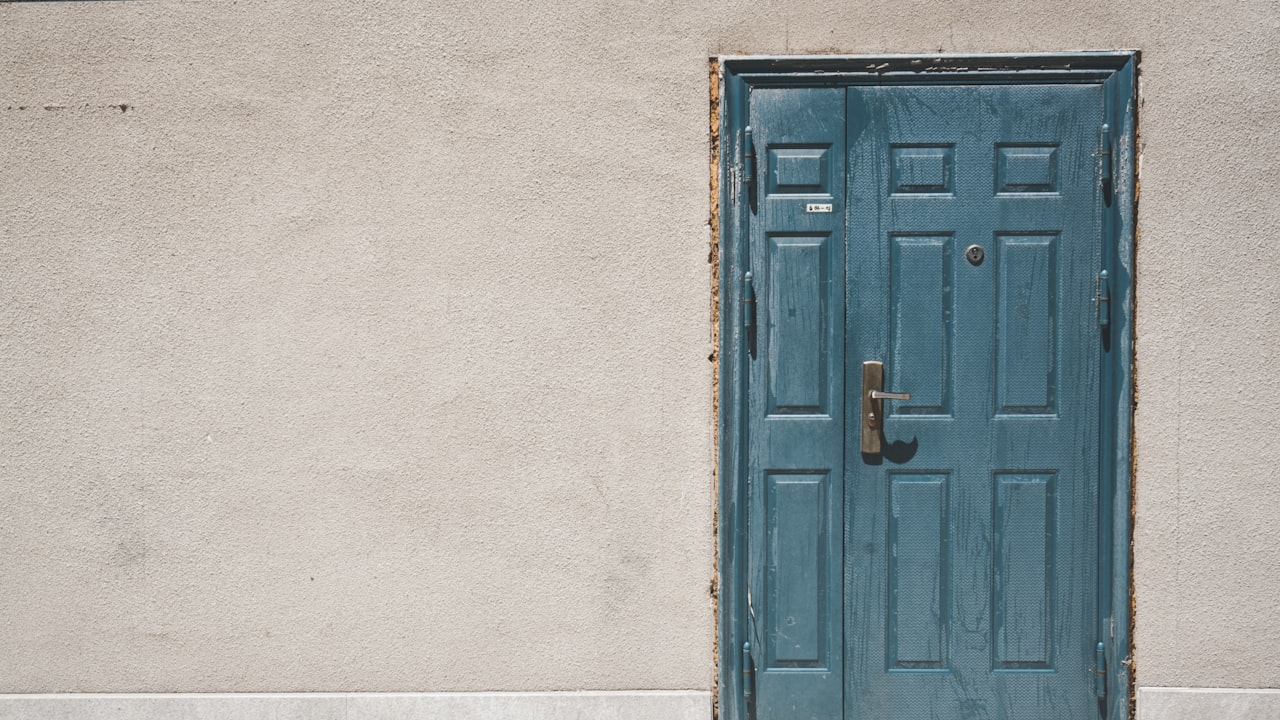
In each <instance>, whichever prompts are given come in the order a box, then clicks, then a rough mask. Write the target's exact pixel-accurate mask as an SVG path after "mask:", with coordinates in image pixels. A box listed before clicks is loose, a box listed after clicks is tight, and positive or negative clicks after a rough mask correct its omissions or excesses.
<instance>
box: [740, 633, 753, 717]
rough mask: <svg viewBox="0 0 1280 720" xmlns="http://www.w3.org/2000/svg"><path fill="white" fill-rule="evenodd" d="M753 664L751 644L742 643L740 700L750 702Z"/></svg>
mask: <svg viewBox="0 0 1280 720" xmlns="http://www.w3.org/2000/svg"><path fill="white" fill-rule="evenodd" d="M755 669H756V667H755V662H754V661H752V660H751V643H750V642H744V643H742V699H743V700H746V701H747V703H748V704H750V702H751V689H752V688H751V685H752V681H753V680H754V678H753V675H754V674H755Z"/></svg>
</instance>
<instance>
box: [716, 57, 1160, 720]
mask: <svg viewBox="0 0 1280 720" xmlns="http://www.w3.org/2000/svg"><path fill="white" fill-rule="evenodd" d="M1139 59H1140V56H1139V53H1138V52H1137V51H1132V50H1126V51H1114V52H1113V51H1102V52H1080V53H1034V54H1021V55H1019V54H996V55H928V56H926V55H850V56H837V55H806V56H721V57H718V58H713V60H715V61H717V62H718V73H717V74H716V75H717V76H716V77H714V78H713V82H718V88H714V89H713V95H712V97H713V98H719V113H720V118H719V142H718V150H719V155H720V156H719V158H718V159H717V172H718V182H719V212H718V217H717V218H716V219H715V221H716V222H717V223H718V233H719V234H718V237H719V243H718V248H716V250H717V252H718V258H717V259H718V263H719V288H718V293H719V297H718V307H719V309H720V313H719V319H718V321H719V324H720V327H719V341H720V345H719V348H718V357H719V367H718V369H717V370H718V373H719V379H718V386H719V387H718V391H719V396H718V398H717V400H718V405H719V417H718V418H717V419H718V423H719V432H718V435H717V440H718V443H719V458H718V459H719V462H718V468H719V469H718V473H717V475H718V488H717V493H718V508H717V518H718V524H717V528H716V531H717V535H718V538H717V541H718V543H719V547H718V558H719V560H718V563H717V564H718V567H717V572H718V580H717V587H718V588H719V592H718V601H719V602H718V604H717V613H718V617H717V648H718V657H717V659H716V660H717V674H718V677H717V685H718V687H717V690H718V693H717V694H718V700H719V702H718V708H719V716H720V717H723V718H727V719H728V720H749V719H750V714H749V712H748V709H747V707H746V703H745V702H744V700H743V697H744V695H743V683H744V677H745V676H744V673H743V667H742V659H741V652H740V649H741V647H742V643H743V642H745V641H746V613H747V610H748V608H747V607H746V605H747V603H746V572H745V571H746V567H745V560H746V558H745V551H746V541H747V535H746V527H745V514H746V493H745V490H746V485H745V482H746V480H745V477H744V476H743V469H744V468H745V465H746V462H745V450H746V444H745V442H744V441H743V431H744V429H745V427H746V414H745V413H746V402H745V398H746V395H745V379H746V375H745V372H744V364H743V362H742V353H743V352H744V351H745V343H744V340H745V338H744V336H743V332H742V327H743V326H742V312H743V303H742V300H743V298H742V297H740V294H741V287H740V283H739V282H736V281H737V280H738V279H739V278H741V277H742V273H743V267H744V264H745V263H744V253H745V249H746V231H747V218H748V208H747V206H748V203H747V202H745V200H746V197H745V191H744V185H743V182H742V177H743V175H742V169H743V148H742V133H741V132H740V131H741V130H742V128H743V127H744V126H745V125H746V122H747V96H748V93H749V91H750V88H751V87H754V86H763V85H790V86H833V85H849V84H909V83H925V84H944V83H945V84H956V83H966V84H972V83H1050V82H1052V83H1094V84H1101V85H1102V86H1103V90H1104V97H1105V100H1104V103H1105V115H1106V122H1107V123H1108V124H1109V125H1110V127H1111V137H1112V139H1113V140H1112V142H1113V149H1112V153H1113V155H1112V156H1111V158H1112V161H1113V162H1114V171H1113V177H1114V187H1113V192H1112V196H1113V197H1112V202H1111V204H1110V206H1109V207H1104V212H1103V234H1104V237H1103V247H1102V255H1103V268H1101V269H1105V270H1107V271H1108V272H1109V274H1110V277H1111V335H1110V342H1109V343H1108V342H1106V341H1105V340H1104V343H1103V351H1102V383H1101V391H1102V398H1101V406H1100V412H1099V418H1100V423H1099V424H1100V427H1099V432H1100V433H1101V438H1100V439H1101V442H1100V444H1099V454H1100V459H1101V465H1100V467H1099V475H1098V482H1099V508H1098V514H1099V519H1100V520H1102V519H1104V518H1107V517H1110V518H1111V522H1110V523H1109V524H1108V523H1105V522H1099V523H1098V525H1099V556H1100V567H1099V577H1100V580H1101V581H1100V582H1099V603H1098V607H1099V608H1100V609H1103V608H1105V611H1104V612H1101V613H1100V622H1101V623H1103V624H1104V625H1105V626H1106V627H1101V628H1099V631H1100V632H1103V633H1104V636H1109V642H1108V644H1107V645H1108V646H1107V658H1106V668H1107V670H1106V682H1107V689H1108V692H1107V697H1106V702H1105V708H1104V711H1105V713H1104V717H1106V718H1108V720H1129V718H1130V713H1131V711H1132V705H1131V698H1132V694H1133V677H1132V638H1131V628H1132V605H1131V593H1132V583H1131V569H1132V568H1131V566H1132V554H1131V550H1130V548H1131V544H1132V543H1131V541H1132V516H1131V508H1132V496H1131V491H1132V484H1133V483H1132V469H1133V460H1134V454H1133V446H1132V441H1133V408H1134V404H1135V403H1134V401H1135V398H1134V386H1133V381H1134V353H1133V341H1134V334H1133V321H1134V277H1135V275H1134V258H1135V252H1134V248H1135V242H1136V219H1137V218H1136V214H1137V194H1136V193H1137V165H1136V161H1135V160H1136V156H1137V147H1136V136H1137V102H1136V101H1137V65H1138V62H1139ZM739 198H741V199H742V201H740V200H739ZM739 550H741V551H743V553H742V554H739V552H738V551H739ZM1108 579H1109V580H1110V582H1107V580H1108Z"/></svg>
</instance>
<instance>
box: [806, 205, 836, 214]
mask: <svg viewBox="0 0 1280 720" xmlns="http://www.w3.org/2000/svg"><path fill="white" fill-rule="evenodd" d="M804 211H805V212H831V203H809V204H808V205H805V206H804Z"/></svg>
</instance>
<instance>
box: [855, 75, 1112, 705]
mask: <svg viewBox="0 0 1280 720" xmlns="http://www.w3.org/2000/svg"><path fill="white" fill-rule="evenodd" d="M1101 118H1102V97H1101V91H1100V89H1099V88H1098V87H1096V86H1085V85H1079V86H1056V87H1054V86H1021V87H1007V86H972V87H965V86H950V87H945V86H934V87H896V88H894V87H865V88H862V87H855V88H850V89H849V110H848V125H849V137H850V143H849V167H850V173H849V183H850V191H849V194H848V246H849V247H848V258H849V264H848V266H847V270H846V275H847V287H848V307H849V315H848V317H849V322H848V326H847V327H848V334H847V343H848V344H847V353H848V359H849V363H850V364H851V365H853V364H856V363H860V362H862V361H864V360H884V361H885V363H886V367H885V387H886V389H888V390H892V391H899V392H910V393H911V394H912V399H911V400H910V401H904V402H901V403H895V402H893V401H887V402H886V403H885V413H884V414H885V419H884V435H885V444H886V452H885V453H884V454H883V456H861V457H859V458H858V459H857V460H851V461H850V462H849V463H848V464H847V470H848V472H847V476H846V482H847V485H846V493H847V494H846V511H847V521H848V526H847V528H846V536H847V538H848V544H847V545H846V553H847V556H846V562H847V570H846V582H847V590H846V593H845V599H846V607H847V608H848V611H847V616H846V617H847V625H846V638H847V655H846V669H847V690H846V707H847V714H846V716H847V717H850V718H877V720H916V719H919V720H925V719H929V720H935V719H938V718H957V719H958V718H992V719H1003V718H1008V719H1010V720H1013V719H1014V718H1035V719H1036V720H1058V719H1061V720H1081V719H1085V718H1092V717H1095V716H1096V715H1097V712H1098V711H1097V701H1096V699H1095V697H1094V696H1093V684H1092V683H1093V673H1092V668H1093V647H1094V644H1095V643H1096V642H1097V635H1096V629H1095V624H1096V620H1095V618H1096V602H1097V600H1096V595H1097V587H1098V585H1097V582H1098V580H1097V576H1096V567H1097V529H1096V522H1097V520H1096V518H1097V468H1098V440H1097V428H1098V418H1097V399H1098V363H1099V347H1098V330H1097V327H1096V324H1095V322H1094V316H1093V306H1092V303H1091V298H1092V297H1093V291H1094V288H1093V287H1092V285H1091V281H1092V278H1093V273H1095V272H1096V271H1097V269H1098V268H1099V267H1100V266H1099V262H1100V215H1099V211H1098V207H1099V203H1098V197H1097V195H1096V192H1097V190H1096V188H1097V181H1096V175H1095V172H1094V167H1095V165H1094V157H1093V155H1092V150H1093V146H1092V141H1093V139H1094V138H1095V137H1096V132H1097V127H1098V125H1099V124H1100V122H1101ZM971 245H977V246H980V247H981V248H982V250H983V259H982V261H981V262H978V263H974V262H970V261H969V259H968V256H967V254H966V252H965V249H966V248H968V247H969V246H971ZM848 417H849V423H850V425H851V426H852V425H853V424H854V422H855V420H854V418H856V414H851V415H849V416H848ZM851 441H852V442H856V440H850V439H848V438H847V439H846V441H845V442H846V444H848V443H849V442H851ZM904 527H908V528H910V529H909V530H904ZM935 576H937V577H938V578H939V579H937V580H935V579H934V577H935ZM904 577H905V578H907V580H905V581H904V579H903V578H904ZM904 595H905V596H909V597H910V599H909V600H904V599H903V597H904ZM935 635H936V637H937V639H934V638H935ZM904 648H909V649H910V650H911V652H909V653H904Z"/></svg>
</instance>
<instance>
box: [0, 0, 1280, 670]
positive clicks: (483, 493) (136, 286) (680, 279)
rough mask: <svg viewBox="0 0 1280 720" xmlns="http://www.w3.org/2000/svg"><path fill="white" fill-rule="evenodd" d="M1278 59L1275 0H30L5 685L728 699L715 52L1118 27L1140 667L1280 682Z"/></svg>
mask: <svg viewBox="0 0 1280 720" xmlns="http://www.w3.org/2000/svg"><path fill="white" fill-rule="evenodd" d="M1277 46H1280V14H1278V13H1277V12H1276V10H1275V7H1274V4H1273V3H1270V2H1264V1H1262V0H1251V1H1246V2H1236V3H1223V4H1219V5H1215V6H1213V7H1208V8H1206V7H1205V6H1204V5H1203V3H1193V2H1187V1H1185V0H1180V1H1178V2H1172V3H1168V2H1160V3H1157V2H1154V0H1145V1H1142V2H1133V3H1115V4H1111V5H1106V6H1102V5H1098V4H1096V3H1086V2H1079V1H1076V0H1068V1H1067V2H1060V3H1050V4H1046V3H1019V4H1017V5H1016V6H1012V7H1011V6H1009V5H1008V4H998V3H934V2H924V1H923V0H911V1H909V2H890V1H889V0H873V1H872V2H867V3H858V4H849V3H836V2H833V1H832V0H798V1H793V2H787V3H775V4H760V3H745V2H727V1H710V0H708V1H705V2H679V3H677V2H660V3H656V4H639V3H636V4H627V3H623V4H611V5H608V6H600V5H599V4H596V3H588V2H584V1H582V0H556V1H554V2H549V3H536V4H524V5H517V4H513V3H505V4H503V3H484V2H461V1H458V0H446V1H444V2H439V3H432V4H430V5H425V4H415V3H406V2H401V1H400V0H377V1H374V2H363V3H349V2H346V3H343V2H337V1H336V0H320V1H318V2H317V1H314V0H305V1H304V0H283V1H282V2H261V1H257V0H250V1H245V0H242V1H241V2H238V3H223V2H184V3H163V2H147V1H145V0H139V1H137V2H56V3H54V2H50V3H0V68H3V70H2V71H0V137H3V138H4V140H3V141H0V292H2V293H3V298H4V302H3V303H0V326H2V327H3V328H4V331H3V332H4V341H3V343H0V370H2V372H0V398H3V408H0V448H3V451H2V453H0V472H2V475H0V547H3V548H4V552H3V553H0V578H2V579H3V582H0V645H3V646H4V647H5V648H6V652H4V653H0V691H20V692H29V691H44V690H68V691H73V690H88V691H104V690H116V691H127V690H155V691H177V690H193V691H194V690H214V691H225V690H272V689H289V690H293V689H332V690H351V689H359V690H380V689H435V690H466V689H491V688H498V687H501V688H505V689H554V688H637V687H650V688H706V687H708V686H709V685H710V683H711V682H712V681H713V671H712V663H713V656H712V640H711V636H712V627H713V625H712V614H711V609H710V604H709V601H708V597H707V588H708V586H709V584H710V577H711V573H712V567H713V559H712V555H713V552H712V536H711V526H710V518H711V506H712V480H711V464H712V460H711V458H712V457H713V455H714V447H713V444H714V435H713V434H712V432H711V429H710V428H711V424H712V421H713V416H712V412H711V392H710V387H711V363H709V362H708V361H707V357H708V355H709V354H710V352H711V351H710V340H709V338H710V331H709V327H710V323H711V320H710V318H709V317H708V312H707V307H708V302H707V290H706V288H707V284H708V266H707V264H706V243H707V238H708V230H707V225H706V222H707V210H708V207H707V199H706V198H707V162H706V152H707V139H708V138H707V130H706V126H705V124H704V123H705V118H706V115H705V112H706V103H707V94H706V92H707V90H706V74H705V67H706V65H705V59H706V57H707V56H708V55H712V54H716V53H737V52H757V53H787V52H816V51H828V52H829V51H837V52H933V51H947V52H967V53H974V52H989V51H1033V50H1063V49H1073V48H1121V47H1135V48H1140V49H1141V50H1142V51H1143V55H1142V64H1141V71H1142V72H1141V81H1142V98H1143V104H1142V107H1141V123H1142V126H1141V130H1142V141H1143V147H1142V148H1141V162H1142V204H1141V207H1140V211H1139V219H1140V223H1141V230H1142V237H1141V241H1140V243H1139V251H1138V261H1137V267H1138V269H1139V276H1138V304H1137V335H1138V345H1137V348H1138V350H1137V352H1138V358H1139V371H1138V374H1137V377H1138V390H1139V398H1140V404H1139V406H1138V408H1137V416H1136V421H1137V425H1136V444H1137V454H1138V474H1137V479H1136V481H1137V486H1138V491H1137V508H1136V512H1137V520H1136V536H1135V543H1136V545H1135V559H1136V576H1135V588H1136V592H1137V618H1138V621H1137V622H1138V625H1137V637H1136V641H1137V653H1138V654H1137V657H1136V662H1137V672H1138V677H1139V683H1140V684H1142V685H1185V686H1215V685H1218V686H1246V687H1249V686H1253V687H1261V686H1269V685H1273V684H1274V682H1275V678H1276V677H1277V676H1280V658H1277V655H1276V654H1275V653H1274V651H1273V648H1274V647H1275V646H1276V645H1277V644H1280V604H1278V603H1277V600H1276V598H1277V597H1280V593H1278V592H1277V588H1276V583H1277V580H1276V578H1275V574H1274V573H1273V572H1272V568H1274V567H1276V566H1278V565H1280V537H1277V533H1278V532H1280V531H1277V529H1276V528H1278V527H1280V510H1278V509H1277V508H1280V477H1277V472H1278V471H1277V468H1280V446H1277V445H1276V444H1275V443H1274V442H1272V436H1273V435H1274V430H1273V428H1274V426H1275V422H1274V416H1275V402H1274V399H1275V397H1276V396H1277V395H1280V377H1278V376H1277V374H1276V372H1275V365H1276V360H1277V357H1278V356H1280V339H1278V338H1280V310H1277V308H1280V284H1277V282H1276V280H1275V278H1276V277H1277V276H1280V262H1278V261H1277V255H1276V252H1275V248H1274V243H1272V242H1271V239H1270V238H1271V235H1272V234H1273V228H1275V227H1277V226H1280V206H1277V205H1276V204H1275V203H1274V202H1273V201H1272V197H1271V195H1272V193H1270V192H1269V189H1270V188H1273V187H1275V186H1277V185H1278V184H1280V138H1277V137H1276V135H1275V133H1273V132H1270V131H1269V130H1268V129H1269V128H1272V127H1274V126H1276V124H1277V122H1280V60H1278V59H1277V57H1276V55H1275V52H1274V48H1276V47H1277ZM46 107H48V109H46ZM313 578H314V579H313Z"/></svg>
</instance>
